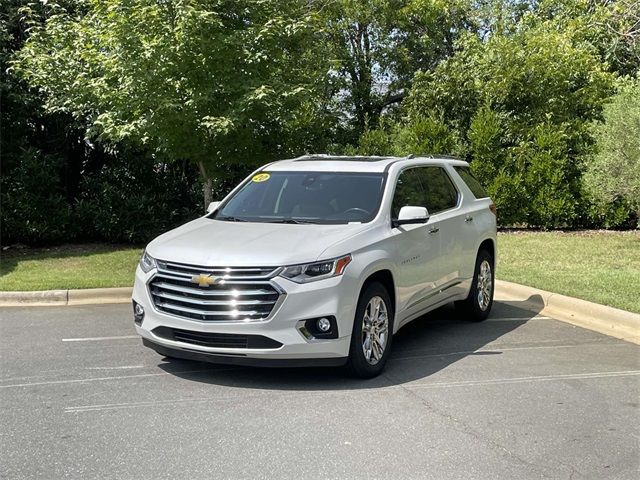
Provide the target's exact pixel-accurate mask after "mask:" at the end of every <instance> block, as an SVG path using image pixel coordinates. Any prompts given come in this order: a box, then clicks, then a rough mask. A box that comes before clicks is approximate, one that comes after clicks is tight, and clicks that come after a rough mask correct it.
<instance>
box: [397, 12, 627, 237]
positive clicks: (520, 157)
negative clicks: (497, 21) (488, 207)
mask: <svg viewBox="0 0 640 480" xmlns="http://www.w3.org/2000/svg"><path fill="white" fill-rule="evenodd" d="M556 27H557V25H556V23H555V20H549V21H541V20H540V19H537V18H536V19H535V21H534V20H531V19H529V15H528V14H524V15H522V17H521V19H520V20H519V21H518V23H517V25H516V26H513V27H511V28H503V29H502V31H503V32H506V33H499V32H495V33H492V34H491V35H489V36H488V38H484V39H483V38H482V37H479V36H477V35H468V36H466V37H465V38H464V39H463V40H461V41H460V43H459V47H460V50H459V51H458V52H457V53H456V54H455V55H454V56H453V57H451V58H449V59H448V60H447V61H445V62H443V63H442V64H441V65H439V66H438V67H437V68H436V69H435V70H434V71H432V72H424V73H418V74H417V75H416V78H415V80H414V85H413V88H412V90H411V93H410V96H409V97H408V99H407V101H406V104H405V107H404V108H405V109H406V111H407V115H408V117H409V118H410V119H411V118H421V117H422V116H423V115H424V114H425V113H428V112H430V111H433V110H434V109H436V108H441V109H442V111H443V112H444V116H443V118H444V119H445V120H446V121H447V122H448V124H449V126H450V128H451V129H453V130H456V131H458V132H460V136H461V138H466V140H467V149H466V151H467V152H468V158H469V159H470V160H472V168H473V169H474V170H475V171H476V173H477V174H478V175H479V176H480V177H481V180H482V181H483V182H484V183H485V184H486V185H487V186H488V187H489V191H490V192H491V193H492V194H493V196H494V198H495V200H496V202H497V203H498V206H499V207H500V211H501V221H503V222H505V223H507V224H514V223H523V224H529V225H532V226H544V227H548V228H553V227H559V226H566V225H570V224H572V222H573V221H574V220H575V219H576V218H577V217H578V215H579V214H580V208H581V207H580V200H581V187H580V176H581V164H580V158H581V157H582V156H583V155H585V154H587V153H588V152H589V151H590V148H591V144H592V139H591V136H590V134H589V127H588V126H589V124H590V122H591V121H593V120H594V119H597V118H599V116H600V114H601V109H602V104H603V103H604V101H605V99H606V98H607V96H608V95H609V94H610V92H612V91H613V81H614V76H613V75H612V74H611V73H610V72H607V70H606V65H605V64H604V63H603V62H602V60H601V58H600V57H599V55H598V51H597V49H596V48H595V47H594V46H593V45H592V44H591V43H589V42H588V41H586V40H585V39H584V38H583V36H582V34H581V31H576V30H566V31H559V30H558V29H557V28H556Z"/></svg>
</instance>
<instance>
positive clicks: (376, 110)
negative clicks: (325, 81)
mask: <svg viewBox="0 0 640 480" xmlns="http://www.w3.org/2000/svg"><path fill="white" fill-rule="evenodd" d="M470 8H471V4H470V2H468V1H467V0H454V1H449V2H442V1H439V0H365V1H362V0H339V1H336V2H327V5H326V8H323V9H322V10H321V11H322V15H323V17H324V18H325V21H324V22H325V25H326V27H325V29H324V32H325V35H324V37H325V39H326V44H325V45H326V47H325V48H326V50H327V53H326V55H328V57H329V58H331V59H332V65H333V69H332V72H331V73H332V77H331V89H330V90H329V92H328V93H329V95H331V96H333V97H335V98H336V99H337V101H336V107H337V108H338V110H339V112H340V113H341V114H342V116H343V118H344V119H345V120H346V121H348V122H349V123H351V124H352V126H353V129H354V133H355V134H356V135H359V134H360V133H362V132H363V131H365V130H366V129H367V127H368V126H370V125H376V124H377V122H378V119H379V117H380V115H381V114H382V113H383V112H384V111H385V109H388V108H390V107H393V106H394V105H397V104H398V103H399V102H400V101H402V99H403V98H404V97H405V94H406V92H407V90H408V88H409V87H410V85H411V81H412V78H413V75H414V73H415V72H416V70H419V69H425V70H428V69H432V68H433V67H435V66H436V65H438V64H439V63H440V62H441V61H442V60H444V59H445V58H447V57H448V56H449V55H451V54H452V53H453V50H454V42H455V39H456V38H457V37H458V35H459V33H460V32H461V31H462V30H463V29H464V27H465V25H466V18H467V13H468V11H469V9H470ZM351 140H352V139H350V138H346V141H347V142H349V141H351Z"/></svg>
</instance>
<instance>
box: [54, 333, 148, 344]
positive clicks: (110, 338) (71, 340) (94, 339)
mask: <svg viewBox="0 0 640 480" xmlns="http://www.w3.org/2000/svg"><path fill="white" fill-rule="evenodd" d="M132 338H140V336H139V335H122V336H119V337H86V338H63V339H62V341H63V342H100V341H102V340H129V339H132Z"/></svg>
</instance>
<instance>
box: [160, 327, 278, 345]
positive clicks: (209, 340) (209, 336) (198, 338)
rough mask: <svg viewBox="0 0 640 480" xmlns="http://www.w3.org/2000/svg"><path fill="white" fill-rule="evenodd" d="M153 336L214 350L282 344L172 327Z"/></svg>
mask: <svg viewBox="0 0 640 480" xmlns="http://www.w3.org/2000/svg"><path fill="white" fill-rule="evenodd" d="M152 332H153V334H154V335H156V336H158V337H160V338H164V339H167V340H174V341H177V342H182V343H190V344H191V345H198V346H202V347H212V348H256V349H259V348H280V347H281V346H282V343H280V342H277V341H275V340H273V339H272V338H268V337H264V336H262V335H236V334H232V333H209V332H194V331H192V330H181V329H179V328H171V327H157V328H154V329H153V330H152Z"/></svg>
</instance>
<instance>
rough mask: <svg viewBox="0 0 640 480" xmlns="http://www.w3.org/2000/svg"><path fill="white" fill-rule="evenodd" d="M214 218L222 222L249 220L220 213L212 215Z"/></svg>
mask: <svg viewBox="0 0 640 480" xmlns="http://www.w3.org/2000/svg"><path fill="white" fill-rule="evenodd" d="M213 219H214V220H222V221H224V222H248V221H249V220H245V219H244V218H238V217H230V216H228V215H221V216H218V217H214V218H213Z"/></svg>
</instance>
